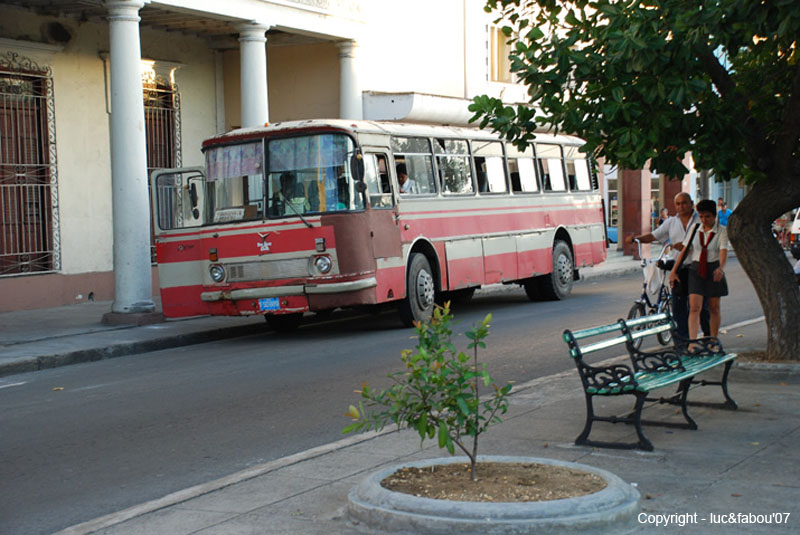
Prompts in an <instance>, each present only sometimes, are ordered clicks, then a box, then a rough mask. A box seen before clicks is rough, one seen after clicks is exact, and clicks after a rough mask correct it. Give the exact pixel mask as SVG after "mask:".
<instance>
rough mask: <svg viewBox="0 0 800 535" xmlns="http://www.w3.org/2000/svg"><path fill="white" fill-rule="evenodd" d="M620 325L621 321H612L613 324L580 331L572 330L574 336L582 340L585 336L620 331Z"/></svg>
mask: <svg viewBox="0 0 800 535" xmlns="http://www.w3.org/2000/svg"><path fill="white" fill-rule="evenodd" d="M619 330H620V325H619V322H617V323H612V324H611V325H601V326H600V327H592V328H590V329H581V330H579V331H572V336H573V337H574V338H575V340H582V339H584V338H589V337H590V336H597V335H600V334H606V333H610V332H614V331H619Z"/></svg>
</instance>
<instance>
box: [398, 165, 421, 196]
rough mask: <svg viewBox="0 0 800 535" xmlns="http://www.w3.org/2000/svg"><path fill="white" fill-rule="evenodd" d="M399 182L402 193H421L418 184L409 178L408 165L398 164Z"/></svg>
mask: <svg viewBox="0 0 800 535" xmlns="http://www.w3.org/2000/svg"><path fill="white" fill-rule="evenodd" d="M397 182H398V184H400V193H419V189H418V188H417V182H416V181H414V180H412V179H410V178H408V169H407V168H406V164H404V163H401V164H397Z"/></svg>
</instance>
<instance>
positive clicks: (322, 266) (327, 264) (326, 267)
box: [314, 256, 333, 275]
mask: <svg viewBox="0 0 800 535" xmlns="http://www.w3.org/2000/svg"><path fill="white" fill-rule="evenodd" d="M314 267H315V268H317V271H319V272H320V273H322V274H323V275H324V274H326V273H328V272H330V270H331V268H332V267H333V262H332V261H331V257H329V256H318V257H316V258H315V259H314Z"/></svg>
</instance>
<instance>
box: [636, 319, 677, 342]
mask: <svg viewBox="0 0 800 535" xmlns="http://www.w3.org/2000/svg"><path fill="white" fill-rule="evenodd" d="M671 329H672V325H670V324H669V323H662V324H661V325H656V326H655V327H649V328H647V329H642V330H640V331H634V332H632V333H631V338H633V339H634V340H636V339H638V338H644V337H645V336H650V335H651V334H658V333H663V332H665V331H669V330H671Z"/></svg>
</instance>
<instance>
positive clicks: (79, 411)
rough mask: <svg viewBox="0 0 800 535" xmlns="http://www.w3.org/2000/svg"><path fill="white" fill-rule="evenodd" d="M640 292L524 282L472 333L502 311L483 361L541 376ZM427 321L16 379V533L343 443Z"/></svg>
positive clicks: (611, 282) (599, 284) (9, 522)
mask: <svg viewBox="0 0 800 535" xmlns="http://www.w3.org/2000/svg"><path fill="white" fill-rule="evenodd" d="M727 272H728V278H729V285H730V287H731V290H732V291H731V293H732V295H731V296H729V297H727V298H725V299H724V300H723V322H722V324H723V326H725V325H731V324H734V323H737V322H740V321H744V320H748V319H751V318H754V317H758V316H760V315H761V310H760V307H759V306H758V303H757V300H756V297H755V293H754V291H753V289H752V287H751V286H750V283H749V281H748V280H747V279H746V277H745V276H744V274H743V272H742V271H741V269H740V268H739V266H738V264H737V263H736V262H735V260H734V261H732V262H730V263H729V266H728V270H727ZM640 291H641V277H640V276H638V275H630V276H625V277H620V278H615V279H602V280H591V281H584V282H580V283H576V285H575V289H574V293H573V296H572V297H571V298H569V299H567V300H565V301H561V302H537V303H531V302H529V301H528V300H527V298H526V297H525V294H524V292H523V291H522V290H521V289H518V288H516V287H508V288H500V289H497V290H492V291H489V292H485V293H479V294H478V295H476V297H475V298H474V299H473V301H472V302H471V303H469V304H466V305H463V306H461V307H459V308H456V311H455V313H456V317H457V319H458V321H459V326H458V328H459V329H460V330H461V331H463V329H465V328H466V327H468V326H469V325H471V324H472V323H474V322H476V321H477V320H479V319H481V318H482V317H483V316H484V315H485V314H487V313H489V312H491V313H492V314H493V321H492V330H491V334H490V336H489V339H488V341H487V342H488V349H487V350H486V351H485V353H484V354H483V356H482V359H483V360H484V361H485V362H487V364H488V366H489V370H490V373H492V375H494V376H495V378H497V379H498V380H499V381H500V382H505V381H516V382H525V381H528V380H531V379H534V378H537V377H542V376H546V375H549V374H553V373H556V372H560V371H563V370H566V369H569V368H571V367H572V366H573V364H572V362H571V360H570V359H569V358H567V353H566V351H565V345H564V343H563V342H562V341H561V338H560V333H561V331H563V329H564V328H565V327H572V328H581V327H588V326H591V325H596V324H600V323H607V322H608V321H612V320H614V319H616V318H619V317H623V316H625V315H626V314H627V311H628V309H629V308H630V305H631V304H632V301H633V299H634V298H635V297H636V296H637V295H638V293H640ZM412 334H413V331H411V330H408V329H402V328H399V323H398V321H397V319H396V317H395V316H394V315H392V314H377V315H373V316H360V317H357V318H353V317H349V318H342V317H341V316H336V315H334V316H332V318H331V320H330V321H327V322H324V323H320V324H316V325H308V326H304V327H302V328H301V329H300V330H298V331H297V332H295V333H293V334H290V335H278V334H275V333H271V332H265V333H264V334H261V335H256V336H249V337H245V338H238V339H233V340H226V341H222V342H216V343H209V344H203V345H196V346H189V347H182V348H178V349H170V350H164V351H157V352H152V353H147V354H142V355H134V356H128V357H123V358H117V359H111V360H104V361H99V362H94V363H88V364H82V365H75V366H67V367H63V368H57V369H53V370H45V371H39V372H35V373H30V374H24V375H19V376H15V380H18V381H19V382H25V384H24V385H22V386H19V387H15V388H8V389H2V390H0V408H1V409H0V455H1V458H0V460H1V461H2V462H0V496H1V498H0V533H2V534H13V535H17V534H19V535H37V534H45V533H52V532H55V531H58V530H59V529H63V528H65V527H68V526H71V525H74V524H77V523H80V522H83V521H87V520H90V519H92V518H95V517H98V516H101V515H105V514H109V513H112V512H115V511H118V510H121V509H124V508H127V507H130V506H132V505H136V504H138V503H142V502H145V501H148V500H152V499H156V498H159V497H161V496H164V495H166V494H169V493H171V492H175V491H177V490H181V489H184V488H187V487H190V486H192V485H196V484H199V483H204V482H206V481H209V480H213V479H216V478H219V477H222V476H225V475H228V474H231V473H234V472H237V471H239V470H242V469H245V468H247V467H249V466H253V465H257V464H260V463H263V462H266V461H269V460H273V459H277V458H281V457H283V456H286V455H290V454H293V453H297V452H300V451H304V450H306V449H309V448H312V447H315V446H319V445H322V444H327V443H330V442H334V441H336V440H339V439H340V438H342V435H341V429H342V427H344V426H345V425H347V423H348V419H347V418H346V417H345V416H344V412H345V411H346V409H347V406H348V405H349V404H350V403H353V402H355V401H357V400H358V396H357V395H356V394H354V393H353V390H355V389H357V388H358V387H359V385H360V384H361V381H367V382H368V383H370V384H372V385H378V386H379V385H385V384H387V380H386V374H387V373H389V372H390V371H395V370H397V369H398V367H399V362H400V361H399V355H400V351H401V350H402V349H404V348H412V347H413V345H414V340H413V339H412V338H411V336H412ZM459 339H460V341H464V340H465V338H464V337H463V336H460V337H459ZM463 345H465V343H464V344H463ZM576 380H577V379H576ZM576 386H577V384H576Z"/></svg>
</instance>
